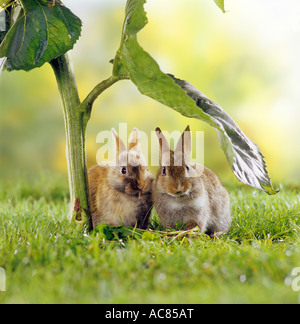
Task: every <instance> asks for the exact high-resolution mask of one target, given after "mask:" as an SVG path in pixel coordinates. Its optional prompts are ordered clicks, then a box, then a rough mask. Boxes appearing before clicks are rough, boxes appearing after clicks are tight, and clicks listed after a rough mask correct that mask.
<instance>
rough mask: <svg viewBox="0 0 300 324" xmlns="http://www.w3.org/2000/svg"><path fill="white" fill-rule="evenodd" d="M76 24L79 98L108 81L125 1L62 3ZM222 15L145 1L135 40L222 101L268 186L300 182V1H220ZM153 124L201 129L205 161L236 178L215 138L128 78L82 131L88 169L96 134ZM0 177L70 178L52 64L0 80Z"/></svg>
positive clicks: (199, 3) (188, 2) (205, 7)
mask: <svg viewBox="0 0 300 324" xmlns="http://www.w3.org/2000/svg"><path fill="white" fill-rule="evenodd" d="M64 3H65V5H66V6H68V7H69V8H70V9H71V10H72V11H73V12H74V13H75V14H77V15H78V16H79V17H80V18H81V19H82V21H83V32H82V37H81V39H80V40H79V42H78V43H77V44H76V46H75V48H74V50H73V51H72V52H71V56H72V59H73V63H74V69H75V73H76V77H77V83H78V87H79V91H80V95H81V98H82V99H83V98H84V97H85V96H86V95H87V94H88V92H89V91H90V90H91V89H92V88H93V87H94V86H95V85H96V84H97V83H98V82H100V81H102V80H103V79H105V78H107V77H109V76H110V75H111V68H112V66H111V64H110V63H109V61H110V60H111V59H112V58H113V57H114V55H115V52H116V50H117V49H118V46H119V42H120V34H121V29H122V24H123V19H124V8H125V3H126V0H86V1H82V0H65V1H64ZM226 9H227V11H228V12H227V13H226V14H223V13H222V12H221V11H220V10H219V9H218V8H217V6H216V5H215V4H214V2H213V0H163V1H162V0H148V3H147V5H146V10H147V12H148V19H149V24H148V25H147V27H146V28H145V29H144V30H143V31H142V32H141V33H140V34H139V41H140V43H141V44H142V46H143V47H144V49H145V50H147V51H148V52H149V53H151V55H152V56H153V57H154V58H155V59H156V60H157V62H158V63H159V64H160V67H161V69H162V70H163V71H164V72H170V73H172V74H174V75H175V76H177V77H179V78H181V79H185V80H188V81H189V82H191V83H192V84H193V85H194V86H196V87H197V88H198V89H199V90H201V91H202V92H203V93H205V94H206V95H207V96H208V97H209V98H211V99H212V100H214V101H215V102H217V103H218V104H220V105H221V106H222V107H223V108H224V109H225V110H226V111H227V112H228V113H229V114H230V115H231V117H232V118H233V119H234V120H235V121H236V122H237V124H238V125H239V126H240V127H241V128H242V130H243V131H244V132H245V133H246V135H247V136H249V137H250V138H251V139H252V140H253V141H254V142H255V143H256V144H258V145H259V147H260V148H261V150H262V152H263V154H264V155H265V157H266V162H267V165H268V170H269V173H270V176H271V178H272V180H273V182H275V183H279V182H281V183H283V182H284V183H299V179H300V167H299V165H300V150H299V146H300V127H299V126H298V124H299V121H300V119H299V117H300V109H299V102H300V91H299V75H300V62H299V57H300V46H299V43H300V41H299V40H300V2H299V1H297V0H290V1H288V2H287V1H283V0H277V1H274V0H273V1H272V0H264V1H259V0H231V1H229V0H227V1H226ZM119 123H128V129H129V130H130V129H132V128H133V127H138V128H139V129H141V130H143V131H144V132H146V133H147V134H149V135H150V132H151V131H152V130H154V129H155V127H156V126H160V127H161V128H162V129H165V130H168V131H169V132H172V131H173V130H183V129H184V128H185V127H186V125H187V124H190V125H191V128H192V130H194V131H196V130H199V131H205V164H206V165H207V166H208V167H210V168H211V169H213V170H214V171H215V172H217V173H218V174H219V175H220V177H221V179H222V180H223V181H225V182H236V180H235V177H234V176H233V174H232V172H231V170H230V168H229V166H228V164H227V162H226V159H225V156H224V154H223V152H222V151H221V149H220V147H219V144H218V138H217V134H216V132H215V131H214V130H213V129H212V128H211V127H209V126H207V125H206V124H205V123H203V122H201V121H197V120H191V119H188V118H185V117H182V116H181V115H179V114H178V113H176V112H174V111H172V110H171V109H169V108H167V107H164V106H162V105H161V104H159V103H157V102H155V101H153V100H151V99H149V98H147V97H145V96H142V95H140V94H139V92H138V91H137V89H136V88H135V86H134V85H133V84H131V83H130V82H129V81H122V82H119V83H118V84H116V85H115V86H113V87H112V88H110V89H109V90H108V91H107V92H106V93H105V94H104V95H103V96H102V98H100V99H99V100H98V101H97V102H96V104H95V106H94V110H93V114H92V119H91V121H90V123H89V126H88V137H87V149H88V163H89V166H92V165H93V164H95V163H96V153H97V151H98V149H99V148H100V144H97V143H96V137H97V134H98V133H99V132H100V131H101V130H110V129H111V128H112V127H115V128H116V129H117V130H118V127H119ZM0 139H1V140H0V152H1V155H0V177H1V179H3V180H5V181H11V182H13V181H16V180H17V179H18V177H20V176H21V175H24V174H25V175H26V176H28V177H30V178H38V177H40V174H41V172H45V171H50V172H51V174H52V173H58V174H62V175H63V177H67V167H66V159H65V134H64V122H63V114H62V109H61V103H60V98H59V94H58V90H57V86H56V83H55V78H54V75H53V73H52V70H51V68H50V66H49V65H45V66H43V67H42V68H40V69H36V70H34V71H31V72H30V73H26V72H10V73H8V72H3V73H2V75H1V76H0Z"/></svg>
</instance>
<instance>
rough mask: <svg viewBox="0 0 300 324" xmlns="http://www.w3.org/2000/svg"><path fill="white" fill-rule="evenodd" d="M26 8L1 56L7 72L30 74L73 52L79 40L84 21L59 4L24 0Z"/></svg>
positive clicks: (0, 51) (22, 0)
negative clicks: (17, 71)
mask: <svg viewBox="0 0 300 324" xmlns="http://www.w3.org/2000/svg"><path fill="white" fill-rule="evenodd" d="M21 4H22V7H23V9H22V10H21V11H20V14H19V16H18V18H17V20H16V22H15V24H14V25H13V26H12V27H11V28H10V30H9V31H8V33H7V34H6V36H5V38H4V40H3V42H2V44H1V46H0V57H7V63H6V66H7V69H8V70H25V71H29V70H31V69H34V68H36V67H40V66H42V65H43V64H44V63H46V62H50V61H51V60H53V59H55V58H57V57H58V56H60V55H62V54H64V53H66V52H67V51H69V50H71V49H72V48H73V46H74V44H75V43H76V41H77V40H78V38H79V37H80V34H81V21H80V19H79V18H78V17H77V16H75V15H74V14H73V13H72V12H71V11H70V10H69V9H68V8H66V7H64V6H63V5H60V4H59V3H58V2H56V4H55V5H54V6H53V5H52V4H53V2H52V1H39V0H26V1H25V0H21Z"/></svg>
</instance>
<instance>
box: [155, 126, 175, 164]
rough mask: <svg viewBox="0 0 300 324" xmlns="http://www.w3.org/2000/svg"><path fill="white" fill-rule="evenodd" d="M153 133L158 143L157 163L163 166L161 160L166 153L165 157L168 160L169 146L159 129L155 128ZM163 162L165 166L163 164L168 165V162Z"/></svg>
mask: <svg viewBox="0 0 300 324" xmlns="http://www.w3.org/2000/svg"><path fill="white" fill-rule="evenodd" d="M155 133H156V136H157V138H158V142H159V161H160V164H163V163H162V162H163V161H162V160H163V157H164V155H165V154H166V153H167V157H168V158H169V160H170V152H171V149H170V145H169V143H168V141H167V140H166V138H165V136H164V134H163V133H162V131H161V129H160V128H159V127H157V128H156V129H155ZM165 162H166V163H167V164H166V163H164V164H165V165H166V166H167V165H170V164H169V163H170V161H165Z"/></svg>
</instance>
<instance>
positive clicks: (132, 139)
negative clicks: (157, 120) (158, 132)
mask: <svg viewBox="0 0 300 324" xmlns="http://www.w3.org/2000/svg"><path fill="white" fill-rule="evenodd" d="M128 143H129V146H128V151H131V150H133V151H136V152H137V153H140V152H141V145H140V132H139V130H138V129H137V128H134V129H133V131H132V132H131V134H130V135H129V140H128Z"/></svg>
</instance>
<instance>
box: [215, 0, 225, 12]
mask: <svg viewBox="0 0 300 324" xmlns="http://www.w3.org/2000/svg"><path fill="white" fill-rule="evenodd" d="M214 2H215V3H216V5H217V6H218V7H219V8H220V9H221V10H222V11H223V13H225V5H224V0H214Z"/></svg>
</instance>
